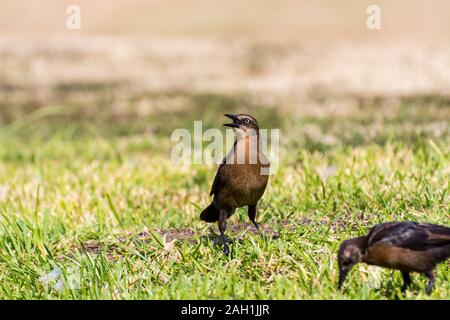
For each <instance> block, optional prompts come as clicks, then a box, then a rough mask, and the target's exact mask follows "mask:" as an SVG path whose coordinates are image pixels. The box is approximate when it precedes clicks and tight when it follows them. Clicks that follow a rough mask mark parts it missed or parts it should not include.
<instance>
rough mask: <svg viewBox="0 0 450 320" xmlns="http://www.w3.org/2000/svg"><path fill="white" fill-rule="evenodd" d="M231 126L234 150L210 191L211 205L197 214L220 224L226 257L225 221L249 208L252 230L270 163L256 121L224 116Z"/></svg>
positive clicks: (245, 115) (242, 117) (225, 161)
mask: <svg viewBox="0 0 450 320" xmlns="http://www.w3.org/2000/svg"><path fill="white" fill-rule="evenodd" d="M225 116H226V117H228V118H230V119H231V120H233V123H228V124H225V125H224V126H227V127H231V128H233V129H234V132H235V135H236V140H235V142H234V145H233V148H232V149H231V150H230V152H229V153H228V155H227V156H226V157H225V158H224V159H223V160H222V163H221V164H220V166H219V169H218V170H217V174H216V177H215V178H214V182H213V185H212V188H211V192H210V195H213V196H214V197H213V201H212V203H211V204H210V205H209V206H208V207H207V208H206V209H204V210H203V212H202V213H201V214H200V219H202V220H204V221H206V222H216V221H218V222H219V231H220V235H221V237H222V242H223V249H224V252H225V254H227V255H228V254H229V253H230V252H229V249H228V245H227V242H226V238H225V234H224V233H225V229H226V220H227V219H228V218H229V217H230V216H231V215H232V214H233V213H234V212H235V210H236V208H239V207H244V206H248V217H249V218H250V220H251V221H252V222H253V224H254V225H255V227H256V228H257V229H259V226H258V223H257V222H256V205H257V203H258V201H259V199H260V198H261V197H262V195H263V193H264V190H265V189H266V186H267V181H268V178H269V176H268V174H269V173H268V169H269V162H268V160H267V158H266V157H265V156H264V154H263V152H262V150H261V142H260V137H259V127H258V122H257V121H256V119H255V118H253V117H252V116H250V115H248V114H237V115H234V114H225Z"/></svg>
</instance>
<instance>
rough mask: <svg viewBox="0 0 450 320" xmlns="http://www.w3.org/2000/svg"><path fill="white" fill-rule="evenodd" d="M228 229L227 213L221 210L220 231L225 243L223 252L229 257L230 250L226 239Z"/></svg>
mask: <svg viewBox="0 0 450 320" xmlns="http://www.w3.org/2000/svg"><path fill="white" fill-rule="evenodd" d="M226 228H227V212H226V211H225V210H223V209H222V210H220V214H219V231H220V236H221V238H222V242H223V252H224V253H225V254H226V255H227V256H228V255H230V250H229V249H228V244H227V239H226V238H225V229H226Z"/></svg>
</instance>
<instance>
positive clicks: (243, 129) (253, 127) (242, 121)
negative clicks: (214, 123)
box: [224, 113, 259, 137]
mask: <svg viewBox="0 0 450 320" xmlns="http://www.w3.org/2000/svg"><path fill="white" fill-rule="evenodd" d="M224 116H225V117H228V118H230V119H231V120H233V123H226V124H224V126H226V127H230V128H233V129H234V130H235V132H236V135H237V136H238V137H239V136H251V135H257V134H258V131H259V127H258V121H256V119H255V118H253V117H252V116H251V115H249V114H245V113H241V114H229V113H226V114H224Z"/></svg>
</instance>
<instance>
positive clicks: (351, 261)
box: [338, 237, 365, 289]
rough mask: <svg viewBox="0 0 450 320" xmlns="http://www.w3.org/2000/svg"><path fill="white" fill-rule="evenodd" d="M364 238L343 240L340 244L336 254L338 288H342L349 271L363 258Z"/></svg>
mask: <svg viewBox="0 0 450 320" xmlns="http://www.w3.org/2000/svg"><path fill="white" fill-rule="evenodd" d="M364 238H365V237H358V238H354V239H349V240H345V241H344V242H342V244H341V247H340V248H339V252H338V264H339V284H338V288H339V289H340V288H341V287H342V284H343V283H344V281H345V277H346V276H347V274H348V272H349V271H350V269H351V268H352V267H353V266H354V265H355V264H357V263H359V262H361V261H362V258H363V242H362V240H364Z"/></svg>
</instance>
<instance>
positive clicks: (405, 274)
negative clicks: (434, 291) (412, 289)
mask: <svg viewBox="0 0 450 320" xmlns="http://www.w3.org/2000/svg"><path fill="white" fill-rule="evenodd" d="M402 276H403V286H402V292H403V293H405V291H406V289H407V288H408V287H409V286H410V285H411V276H410V275H409V272H406V271H402Z"/></svg>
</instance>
